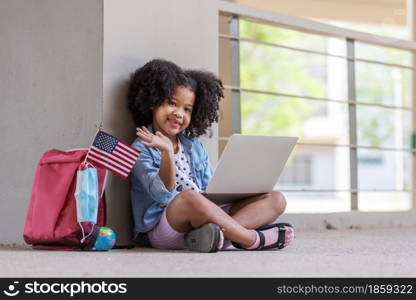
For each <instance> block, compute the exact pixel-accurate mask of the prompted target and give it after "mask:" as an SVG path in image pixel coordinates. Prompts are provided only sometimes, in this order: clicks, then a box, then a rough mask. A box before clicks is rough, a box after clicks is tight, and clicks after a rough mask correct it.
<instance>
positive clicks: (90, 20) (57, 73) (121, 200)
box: [0, 0, 218, 243]
mask: <svg viewBox="0 0 416 300" xmlns="http://www.w3.org/2000/svg"><path fill="white" fill-rule="evenodd" d="M217 15H218V11H217V1H212V0H199V1H194V0H175V1H163V0H157V1H145V0H121V1H120V0H88V1H85V0H84V1H82V0H72V1H65V0H0V45H1V46H0V103H1V112H0V113H1V115H0V135H1V141H2V149H1V157H2V160H1V161H2V163H1V169H2V172H1V175H0V176H1V178H0V190H1V193H0V195H1V196H0V197H1V198H0V215H1V218H0V227H1V228H2V229H1V230H0V243H23V239H22V231H23V226H24V220H25V217H26V213H27V207H28V203H29V198H30V191H31V186H32V180H33V175H34V171H35V167H36V164H37V162H38V160H39V158H40V156H41V155H42V153H44V152H45V151H46V150H49V149H51V148H57V149H62V150H66V149H70V148H80V147H88V146H89V145H90V143H91V140H92V138H93V136H94V134H95V131H96V128H97V125H98V124H99V122H100V120H101V118H102V116H101V115H102V112H103V113H104V118H103V119H104V130H106V131H108V132H109V133H112V134H114V135H115V136H117V137H120V138H123V139H125V140H126V141H128V142H131V141H132V140H133V139H134V125H133V122H132V120H131V118H130V115H129V114H128V112H127V108H126V90H127V86H128V80H129V77H130V74H131V73H132V72H133V71H134V70H135V69H136V68H138V67H140V66H142V65H143V64H144V63H146V62H147V61H148V60H150V59H152V58H156V57H159V58H165V59H169V60H172V61H174V62H176V63H177V64H179V65H180V66H183V67H186V68H198V69H201V68H202V69H206V70H209V71H212V72H215V73H217V70H218V37H217V33H218V24H217V23H218V16H217ZM102 103H103V104H102ZM216 137H217V127H216V126H215V127H214V136H213V138H212V139H210V140H209V139H204V142H205V145H206V146H207V148H208V151H209V154H210V158H211V160H212V162H213V164H215V163H216V161H217V148H218V147H217V139H216ZM128 190H129V183H128V181H126V180H121V179H119V178H118V177H116V176H113V175H112V174H110V177H109V180H108V183H107V196H108V198H107V201H108V215H107V220H108V224H107V225H108V226H109V227H111V228H113V229H115V231H116V232H117V235H118V242H119V243H128V242H129V239H130V234H131V216H130V210H129V209H130V204H129V198H128Z"/></svg>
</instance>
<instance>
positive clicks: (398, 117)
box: [357, 105, 412, 148]
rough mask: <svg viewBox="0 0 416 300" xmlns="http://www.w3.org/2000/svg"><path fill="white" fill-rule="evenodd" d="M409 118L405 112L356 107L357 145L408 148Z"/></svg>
mask: <svg viewBox="0 0 416 300" xmlns="http://www.w3.org/2000/svg"><path fill="white" fill-rule="evenodd" d="M411 117H412V114H411V112H410V111H407V110H401V109H389V108H383V107H374V106H365V105H357V141H358V145H362V146H372V147H389V148H409V147H410V142H411V133H410V130H411Z"/></svg>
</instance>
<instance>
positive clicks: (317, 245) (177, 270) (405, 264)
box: [0, 227, 416, 277]
mask: <svg viewBox="0 0 416 300" xmlns="http://www.w3.org/2000/svg"><path fill="white" fill-rule="evenodd" d="M415 249H416V227H403V228H387V229H350V230H348V229H345V230H319V231H305V230H304V231H297V232H296V239H295V241H294V242H293V243H292V245H290V246H289V247H288V248H286V249H283V250H280V251H273V250H272V251H270V250H269V251H240V250H233V251H231V250H229V251H222V252H218V253H214V254H201V253H192V252H188V251H167V250H157V249H151V248H134V249H130V250H111V251H109V252H66V251H39V250H36V251H35V250H32V249H30V248H28V247H26V246H15V247H11V246H3V247H0V263H1V268H0V276H1V277H416V255H415Z"/></svg>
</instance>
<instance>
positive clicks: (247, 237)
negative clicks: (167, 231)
mask: <svg viewBox="0 0 416 300" xmlns="http://www.w3.org/2000/svg"><path fill="white" fill-rule="evenodd" d="M241 209H242V208H241ZM243 213H244V211H243ZM166 218H167V220H168V222H169V224H170V225H171V226H172V228H173V229H175V230H176V231H178V232H188V231H190V230H191V229H192V228H196V227H200V226H202V225H204V224H206V223H210V222H211V223H215V224H218V225H219V226H220V227H222V228H223V229H224V237H225V238H226V239H230V240H232V241H234V242H237V243H239V244H241V245H242V246H244V247H249V246H251V245H252V244H253V243H254V242H255V241H256V233H255V231H254V230H250V229H247V228H245V227H244V226H242V225H241V224H239V223H238V222H237V221H236V220H235V219H233V218H232V217H231V216H230V215H228V214H227V213H226V212H224V211H223V210H222V209H221V208H220V207H219V206H218V205H216V204H215V203H213V202H212V201H210V200H209V199H207V198H205V197H204V196H203V195H201V194H200V193H198V192H196V191H193V190H185V191H183V192H181V193H179V194H178V195H177V196H176V197H175V198H174V199H173V200H172V201H171V202H170V203H169V205H168V206H167V208H166ZM240 218H241V219H244V217H240Z"/></svg>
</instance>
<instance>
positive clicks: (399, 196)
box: [358, 192, 412, 211]
mask: <svg viewBox="0 0 416 300" xmlns="http://www.w3.org/2000/svg"><path fill="white" fill-rule="evenodd" d="M358 197H359V198H358V199H359V201H358V209H359V210H360V211H400V210H410V209H411V208H412V207H411V193H410V192H360V193H358Z"/></svg>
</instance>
